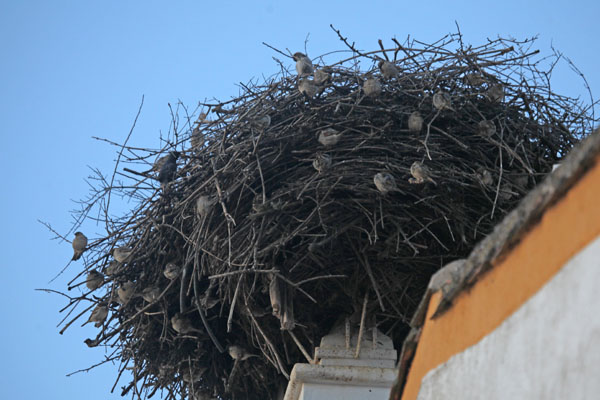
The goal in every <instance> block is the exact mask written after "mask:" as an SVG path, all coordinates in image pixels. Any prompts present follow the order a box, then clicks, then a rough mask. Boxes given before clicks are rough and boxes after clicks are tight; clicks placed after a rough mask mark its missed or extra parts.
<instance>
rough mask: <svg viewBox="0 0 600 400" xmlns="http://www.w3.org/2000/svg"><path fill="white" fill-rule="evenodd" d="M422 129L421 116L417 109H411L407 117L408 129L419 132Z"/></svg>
mask: <svg viewBox="0 0 600 400" xmlns="http://www.w3.org/2000/svg"><path fill="white" fill-rule="evenodd" d="M421 129H423V117H422V116H421V113H420V112H418V111H413V112H412V113H411V114H410V116H409V117H408V130H409V131H411V132H420V131H421Z"/></svg>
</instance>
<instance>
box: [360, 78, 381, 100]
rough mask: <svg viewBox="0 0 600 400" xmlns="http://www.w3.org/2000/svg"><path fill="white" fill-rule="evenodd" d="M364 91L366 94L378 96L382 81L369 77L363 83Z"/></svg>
mask: <svg viewBox="0 0 600 400" xmlns="http://www.w3.org/2000/svg"><path fill="white" fill-rule="evenodd" d="M363 92H365V96H369V97H377V96H379V95H380V94H381V83H379V80H377V78H369V79H367V80H366V81H365V82H364V83H363Z"/></svg>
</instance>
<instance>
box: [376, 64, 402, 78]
mask: <svg viewBox="0 0 600 400" xmlns="http://www.w3.org/2000/svg"><path fill="white" fill-rule="evenodd" d="M377 65H378V66H379V70H381V75H382V76H383V77H384V78H385V79H393V78H396V77H398V74H399V73H400V71H399V70H398V67H396V65H395V64H394V63H391V62H389V61H386V60H379V62H378V63H377Z"/></svg>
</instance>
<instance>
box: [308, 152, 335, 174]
mask: <svg viewBox="0 0 600 400" xmlns="http://www.w3.org/2000/svg"><path fill="white" fill-rule="evenodd" d="M312 166H313V168H314V169H316V170H317V172H318V173H322V172H323V171H325V170H327V169H329V167H331V156H330V155H329V154H327V153H318V154H317V156H316V157H315V159H314V160H313V162H312Z"/></svg>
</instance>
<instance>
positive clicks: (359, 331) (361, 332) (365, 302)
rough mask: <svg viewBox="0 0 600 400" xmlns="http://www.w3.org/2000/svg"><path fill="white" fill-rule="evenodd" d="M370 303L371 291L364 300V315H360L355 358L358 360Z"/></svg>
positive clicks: (367, 292) (366, 293)
mask: <svg viewBox="0 0 600 400" xmlns="http://www.w3.org/2000/svg"><path fill="white" fill-rule="evenodd" d="M368 301H369V291H368V290H367V291H366V292H365V299H364V300H363V307H362V313H361V314H360V328H359V329H358V338H357V343H356V353H354V358H358V356H359V354H360V344H361V341H362V337H363V333H364V330H365V315H366V314H367V302H368Z"/></svg>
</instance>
